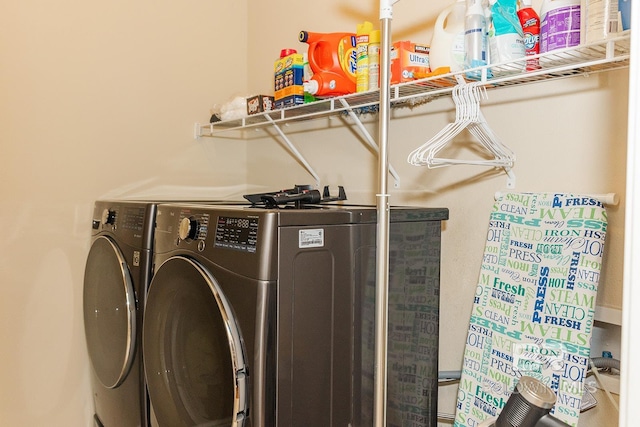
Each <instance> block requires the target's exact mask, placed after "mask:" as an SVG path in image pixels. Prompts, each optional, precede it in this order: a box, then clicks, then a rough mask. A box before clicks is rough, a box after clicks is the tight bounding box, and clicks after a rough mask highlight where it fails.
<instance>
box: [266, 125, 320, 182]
mask: <svg viewBox="0 0 640 427" xmlns="http://www.w3.org/2000/svg"><path fill="white" fill-rule="evenodd" d="M264 117H265V118H266V119H267V121H268V122H270V123H271V126H273V128H274V129H275V130H276V132H278V135H280V138H281V140H282V142H283V143H284V144H285V145H286V146H287V148H288V149H289V152H290V153H291V155H293V157H295V158H296V160H298V161H299V162H300V163H302V165H303V166H304V168H305V169H306V170H307V172H309V174H310V175H311V176H312V177H313V179H315V180H316V187H319V186H320V177H319V176H318V174H317V173H316V171H315V170H314V169H313V168H312V167H311V165H310V164H309V162H308V161H307V159H305V158H304V156H303V155H302V154H301V153H300V151H298V149H297V148H296V147H295V145H293V143H292V142H291V140H290V139H289V138H288V137H287V135H285V133H284V132H283V131H282V129H281V128H280V126H278V124H277V123H276V122H275V121H274V120H273V119H272V118H271V117H270V116H269V115H268V114H265V115H264Z"/></svg>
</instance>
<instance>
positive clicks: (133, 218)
mask: <svg viewBox="0 0 640 427" xmlns="http://www.w3.org/2000/svg"><path fill="white" fill-rule="evenodd" d="M143 225H144V208H124V212H123V213H122V219H121V223H120V226H121V227H122V228H125V229H127V230H136V231H140V230H142V227H143Z"/></svg>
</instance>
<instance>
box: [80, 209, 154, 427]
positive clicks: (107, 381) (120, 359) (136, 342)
mask: <svg viewBox="0 0 640 427" xmlns="http://www.w3.org/2000/svg"><path fill="white" fill-rule="evenodd" d="M156 208H157V203H155V202H138V201H115V200H113V201H109V200H102V201H97V202H95V205H94V213H93V220H92V225H91V230H92V242H91V248H90V250H89V254H88V256H87V261H86V266H85V274H84V292H83V309H84V328H85V336H86V341H87V349H88V353H89V359H90V362H91V388H92V392H93V402H94V422H95V425H96V426H105V427H138V426H142V427H146V426H148V412H149V411H148V403H147V402H148V398H147V393H146V386H145V382H144V370H143V368H142V351H141V348H140V347H141V331H142V317H143V307H144V298H145V295H146V291H147V288H148V285H149V282H150V280H151V275H152V271H153V260H152V257H153V230H154V225H155V215H156Z"/></svg>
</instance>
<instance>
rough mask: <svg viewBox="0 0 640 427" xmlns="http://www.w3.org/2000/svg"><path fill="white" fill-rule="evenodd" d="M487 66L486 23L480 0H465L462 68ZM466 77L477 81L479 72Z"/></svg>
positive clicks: (476, 71) (475, 71)
mask: <svg viewBox="0 0 640 427" xmlns="http://www.w3.org/2000/svg"><path fill="white" fill-rule="evenodd" d="M485 65H487V21H486V18H485V14H484V10H483V8H482V2H481V0H467V9H466V12H465V17H464V68H465V70H468V69H470V68H477V67H482V66H485ZM466 74H467V77H469V78H471V79H479V78H480V77H481V70H474V71H471V72H467V73H466Z"/></svg>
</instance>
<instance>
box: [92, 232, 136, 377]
mask: <svg viewBox="0 0 640 427" xmlns="http://www.w3.org/2000/svg"><path fill="white" fill-rule="evenodd" d="M83 306H84V330H85V335H86V338H87V347H88V350H89V357H90V359H91V364H92V365H93V369H94V371H95V373H96V376H97V377H98V379H99V380H100V382H101V383H102V384H103V385H104V386H105V387H107V388H115V387H117V386H119V385H120V384H121V383H122V381H124V379H125V378H126V377H127V374H128V372H129V368H131V364H132V362H133V358H134V352H135V336H136V298H135V292H134V290H133V281H132V279H131V273H130V272H129V269H128V267H127V263H126V260H125V258H124V256H123V255H122V252H121V251H120V249H119V248H118V246H117V245H116V244H115V243H114V241H113V240H112V239H110V238H108V237H104V236H102V237H98V238H97V239H96V240H95V241H94V242H93V244H92V245H91V250H90V251H89V256H88V257H87V264H86V266H85V272H84V295H83Z"/></svg>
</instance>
